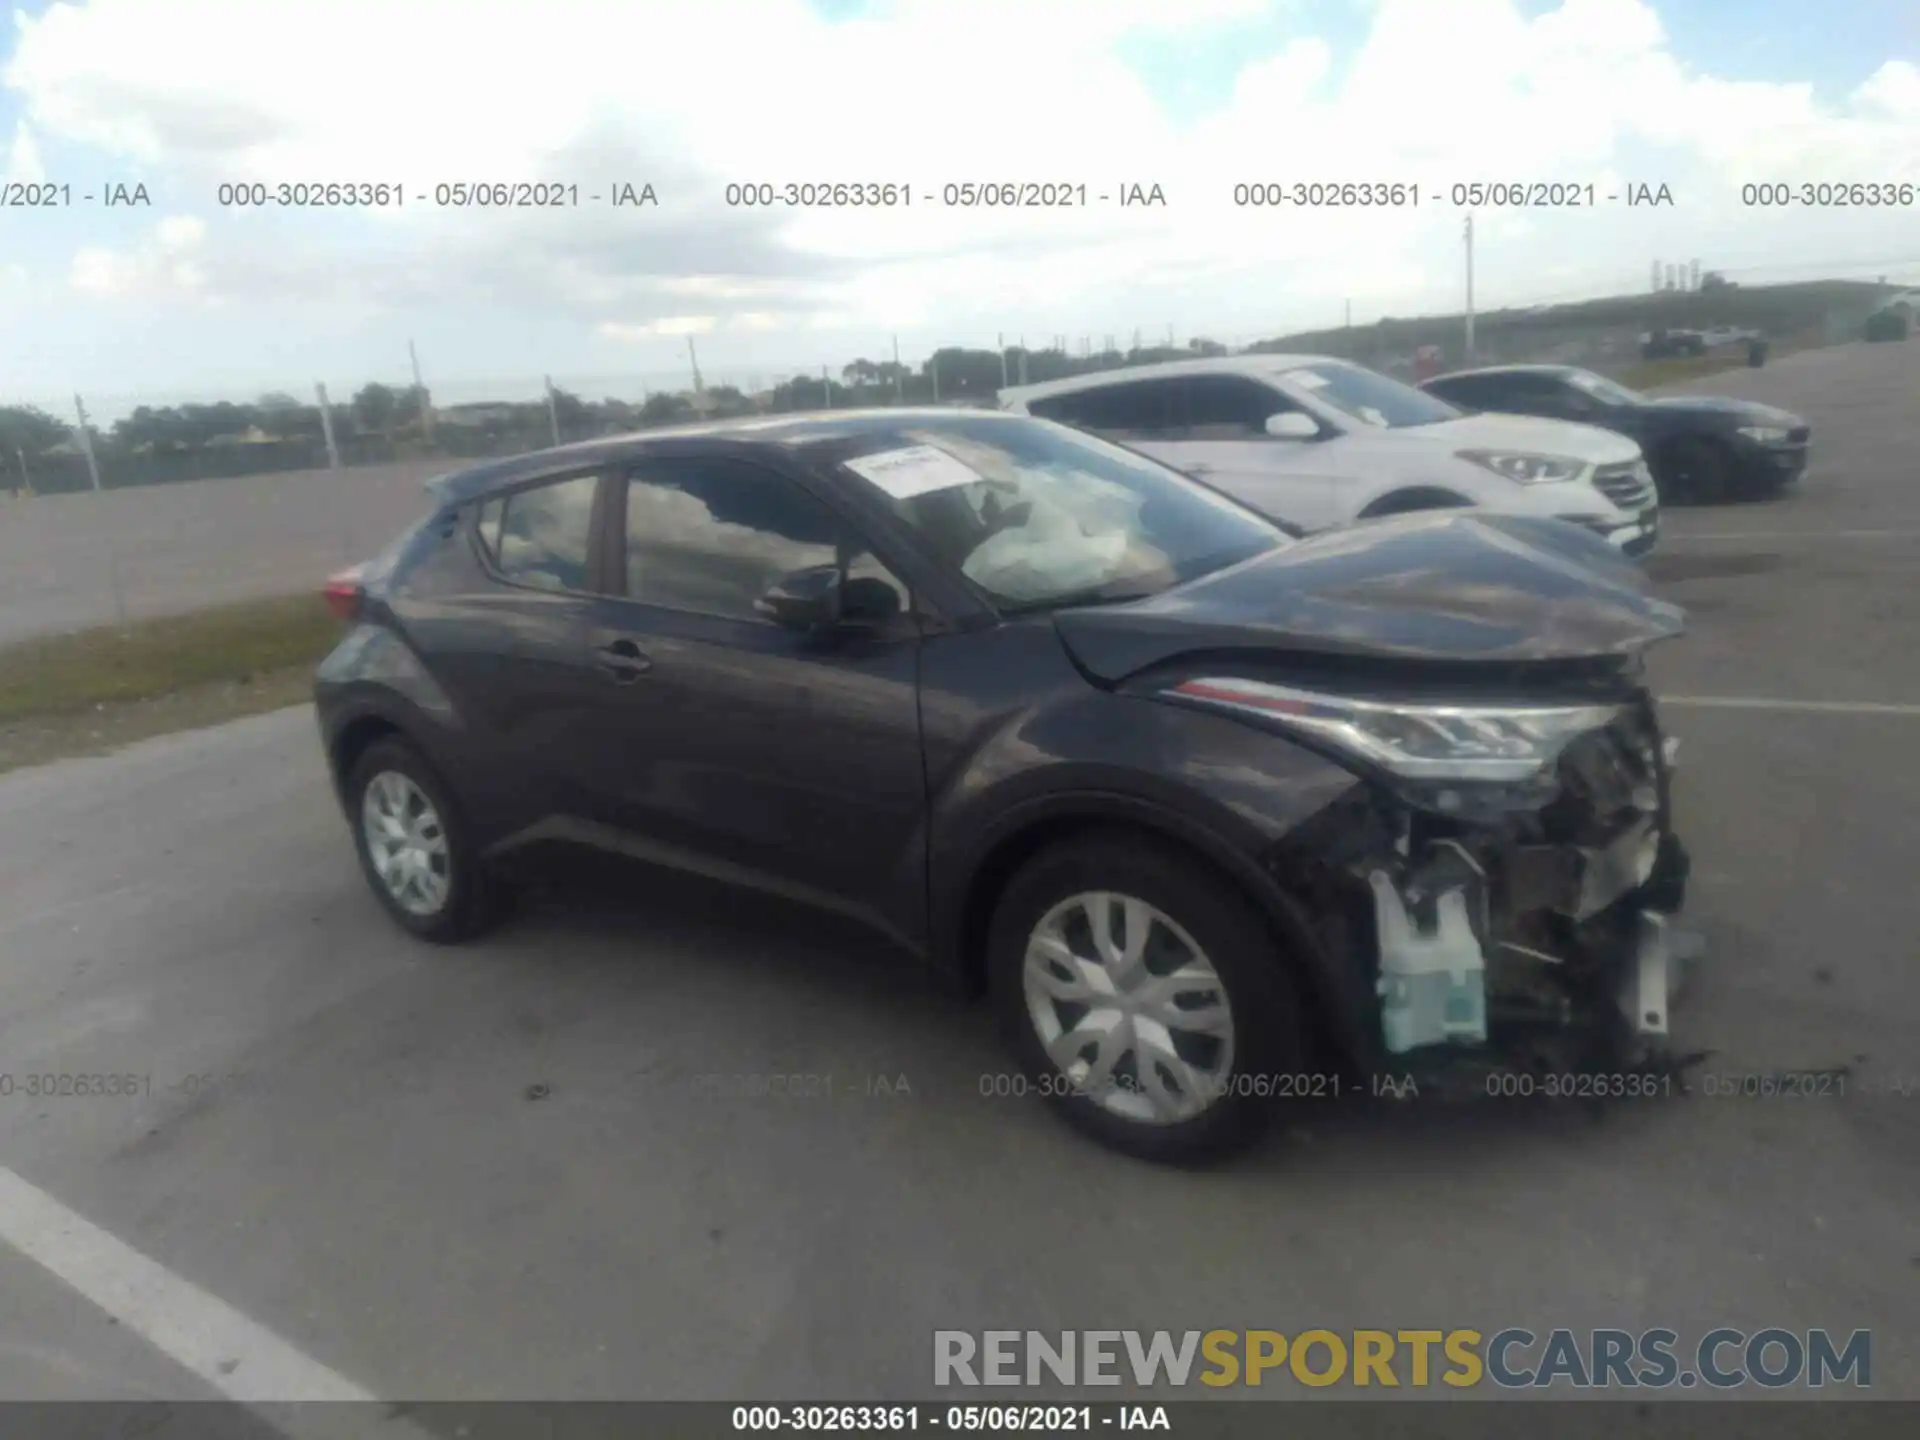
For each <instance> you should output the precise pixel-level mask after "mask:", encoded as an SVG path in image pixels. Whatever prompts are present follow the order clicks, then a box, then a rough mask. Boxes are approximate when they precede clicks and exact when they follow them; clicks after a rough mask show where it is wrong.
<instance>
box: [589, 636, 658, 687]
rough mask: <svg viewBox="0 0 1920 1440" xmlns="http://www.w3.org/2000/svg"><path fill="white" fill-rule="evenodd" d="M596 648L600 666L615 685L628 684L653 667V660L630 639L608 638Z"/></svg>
mask: <svg viewBox="0 0 1920 1440" xmlns="http://www.w3.org/2000/svg"><path fill="white" fill-rule="evenodd" d="M597 649H598V653H599V656H600V668H601V669H602V670H604V671H606V672H607V675H608V677H609V678H610V679H611V680H612V681H613V683H614V684H616V685H630V684H632V683H633V682H634V681H635V680H638V679H639V678H640V677H641V676H642V675H644V674H646V673H647V671H649V670H651V669H652V668H653V661H651V660H649V659H648V658H647V657H646V656H645V655H644V654H643V653H641V650H640V647H639V646H638V645H636V644H635V643H634V642H633V641H631V640H628V639H624V638H622V639H619V640H609V641H608V642H607V643H606V644H604V645H601V646H599V647H597Z"/></svg>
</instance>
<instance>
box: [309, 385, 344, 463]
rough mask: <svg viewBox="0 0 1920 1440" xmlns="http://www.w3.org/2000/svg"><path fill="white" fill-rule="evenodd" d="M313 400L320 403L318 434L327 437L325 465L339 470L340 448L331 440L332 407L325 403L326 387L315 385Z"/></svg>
mask: <svg viewBox="0 0 1920 1440" xmlns="http://www.w3.org/2000/svg"><path fill="white" fill-rule="evenodd" d="M313 398H314V399H316V400H318V401H319V402H320V433H321V434H322V435H324V436H326V437H327V464H328V466H329V467H331V468H332V469H335V470H338V469H339V468H340V446H339V445H338V444H337V443H336V442H335V440H334V438H333V407H332V406H331V405H329V404H328V403H327V387H326V386H324V385H321V384H318V383H316V384H315V385H314V387H313Z"/></svg>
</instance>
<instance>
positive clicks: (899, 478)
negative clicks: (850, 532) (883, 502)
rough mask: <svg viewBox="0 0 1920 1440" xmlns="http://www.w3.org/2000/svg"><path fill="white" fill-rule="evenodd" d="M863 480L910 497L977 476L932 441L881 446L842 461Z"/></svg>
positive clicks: (971, 480) (977, 479)
mask: <svg viewBox="0 0 1920 1440" xmlns="http://www.w3.org/2000/svg"><path fill="white" fill-rule="evenodd" d="M843 463H844V464H845V465H846V467H847V469H849V470H851V471H853V473H854V474H856V475H858V476H860V478H861V479H863V480H868V481H871V482H872V483H873V484H875V485H878V486H879V487H880V488H881V489H882V490H884V491H886V493H887V494H889V495H891V496H892V497H893V498H894V499H895V500H911V499H913V497H914V496H916V495H925V494H926V493H927V492H928V491H930V490H951V489H952V488H953V487H954V486H956V485H977V484H979V483H980V476H979V475H978V474H976V473H975V472H974V471H972V470H970V469H968V468H967V467H966V466H965V465H962V464H961V463H960V462H959V461H958V460H956V459H954V458H953V456H951V455H949V454H948V453H947V452H946V451H944V450H941V449H939V448H937V447H936V446H932V445H909V446H908V447H907V448H906V449H904V450H882V451H881V452H880V453H879V454H878V455H862V456H860V457H859V458H858V459H855V460H848V461H844V462H843Z"/></svg>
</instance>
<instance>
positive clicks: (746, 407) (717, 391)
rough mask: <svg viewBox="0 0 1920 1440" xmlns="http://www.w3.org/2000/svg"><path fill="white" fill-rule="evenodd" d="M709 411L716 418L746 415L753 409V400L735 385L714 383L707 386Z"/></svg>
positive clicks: (724, 418)
mask: <svg viewBox="0 0 1920 1440" xmlns="http://www.w3.org/2000/svg"><path fill="white" fill-rule="evenodd" d="M707 409H708V413H709V414H711V415H713V416H714V417H715V418H716V419H721V420H726V419H730V418H731V417H733V416H735V415H745V414H748V413H749V412H751V411H752V409H753V402H752V401H751V400H749V399H747V397H746V396H745V395H744V394H742V393H741V392H740V390H739V389H738V388H737V387H736V386H733V385H712V386H709V387H708V388H707Z"/></svg>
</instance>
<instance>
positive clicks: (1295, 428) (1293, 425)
mask: <svg viewBox="0 0 1920 1440" xmlns="http://www.w3.org/2000/svg"><path fill="white" fill-rule="evenodd" d="M1266 431H1267V434H1269V435H1271V436H1273V438H1274V439H1276V440H1317V439H1319V438H1320V427H1319V426H1318V425H1317V424H1315V423H1314V420H1313V417H1312V416H1311V415H1302V414H1301V413H1300V412H1299V411H1298V410H1283V411H1281V412H1280V413H1279V414H1278V415H1269V416H1268V417H1267V423H1266Z"/></svg>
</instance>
